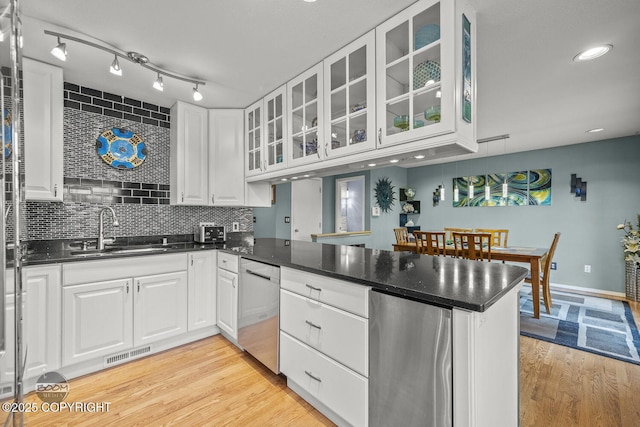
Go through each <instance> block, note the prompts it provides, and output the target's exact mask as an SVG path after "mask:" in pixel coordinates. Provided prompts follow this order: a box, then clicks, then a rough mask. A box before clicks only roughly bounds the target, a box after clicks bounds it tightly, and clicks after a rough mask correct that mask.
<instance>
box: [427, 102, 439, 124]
mask: <svg viewBox="0 0 640 427" xmlns="http://www.w3.org/2000/svg"><path fill="white" fill-rule="evenodd" d="M424 118H425V119H427V120H429V121H432V122H436V123H437V122H439V121H440V105H434V106H433V107H430V108H428V109H427V110H425V112H424Z"/></svg>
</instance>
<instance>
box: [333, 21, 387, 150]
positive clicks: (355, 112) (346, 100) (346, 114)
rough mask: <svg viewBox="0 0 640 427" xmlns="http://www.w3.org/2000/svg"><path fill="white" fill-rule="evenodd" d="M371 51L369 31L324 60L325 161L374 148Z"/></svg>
mask: <svg viewBox="0 0 640 427" xmlns="http://www.w3.org/2000/svg"><path fill="white" fill-rule="evenodd" d="M374 48H375V31H371V32H369V33H367V34H365V35H364V36H362V37H361V38H359V39H358V40H356V41H354V42H352V43H351V44H349V45H348V46H346V47H344V48H343V49H341V50H340V51H338V52H336V53H334V54H333V55H331V56H329V57H328V58H327V59H325V60H324V93H325V95H324V99H325V104H324V118H325V132H324V135H325V141H324V147H323V149H324V154H325V157H327V158H330V157H336V156H341V155H345V154H351V153H355V152H360V151H365V150H370V149H373V148H375V146H376V135H375V50H374Z"/></svg>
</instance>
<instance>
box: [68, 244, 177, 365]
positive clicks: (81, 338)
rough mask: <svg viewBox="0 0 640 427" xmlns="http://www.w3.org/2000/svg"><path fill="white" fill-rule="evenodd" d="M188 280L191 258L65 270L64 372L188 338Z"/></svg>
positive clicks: (170, 256) (83, 264) (101, 263)
mask: <svg viewBox="0 0 640 427" xmlns="http://www.w3.org/2000/svg"><path fill="white" fill-rule="evenodd" d="M96 277H99V278H100V279H101V280H100V281H98V282H96V281H95V278H96ZM187 278H188V275H187V254H185V253H175V254H162V255H152V256H145V257H129V258H117V259H103V260H95V261H84V262H78V263H67V264H64V265H63V287H62V312H63V314H62V343H63V344H62V364H63V366H68V365H72V364H75V363H78V362H82V361H86V360H92V359H96V358H99V357H104V356H112V355H114V354H117V353H119V352H122V351H125V350H129V349H130V348H131V347H133V346H146V345H148V344H149V343H152V342H157V341H160V340H164V339H167V338H172V337H176V336H178V335H181V334H186V333H187V318H188V316H187V292H188V290H187Z"/></svg>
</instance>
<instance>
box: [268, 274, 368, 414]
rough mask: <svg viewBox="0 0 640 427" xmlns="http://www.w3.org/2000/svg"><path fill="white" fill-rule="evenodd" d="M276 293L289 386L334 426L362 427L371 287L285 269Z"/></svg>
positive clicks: (283, 367)
mask: <svg viewBox="0 0 640 427" xmlns="http://www.w3.org/2000/svg"><path fill="white" fill-rule="evenodd" d="M280 288H281V290H280V370H281V371H282V373H283V374H285V375H286V376H287V385H288V386H289V387H290V388H291V389H292V390H293V391H295V392H296V393H298V394H299V395H300V396H302V397H303V398H304V399H305V400H307V401H309V402H310V403H311V404H312V405H313V406H314V407H316V409H318V410H319V411H320V412H322V413H323V414H325V415H326V416H327V417H329V418H330V419H331V420H333V421H334V422H336V423H337V424H339V425H342V424H349V425H354V426H366V425H367V419H368V406H367V405H368V400H369V397H368V396H369V395H368V393H369V389H368V375H369V320H368V313H369V311H368V304H369V291H370V288H369V287H367V286H361V285H355V284H352V283H348V282H345V281H342V280H337V279H332V278H328V277H325V276H320V275H317V274H312V273H307V272H304V271H300V270H295V269H291V268H286V267H282V268H281V269H280Z"/></svg>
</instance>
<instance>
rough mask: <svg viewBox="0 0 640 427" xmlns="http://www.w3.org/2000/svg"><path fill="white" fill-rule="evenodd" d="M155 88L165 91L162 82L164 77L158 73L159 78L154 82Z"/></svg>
mask: <svg viewBox="0 0 640 427" xmlns="http://www.w3.org/2000/svg"><path fill="white" fill-rule="evenodd" d="M153 88H154V89H156V90H159V91H160V92H162V91H163V90H164V82H163V81H162V76H161V75H160V73H158V78H157V79H156V81H155V82H153Z"/></svg>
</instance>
